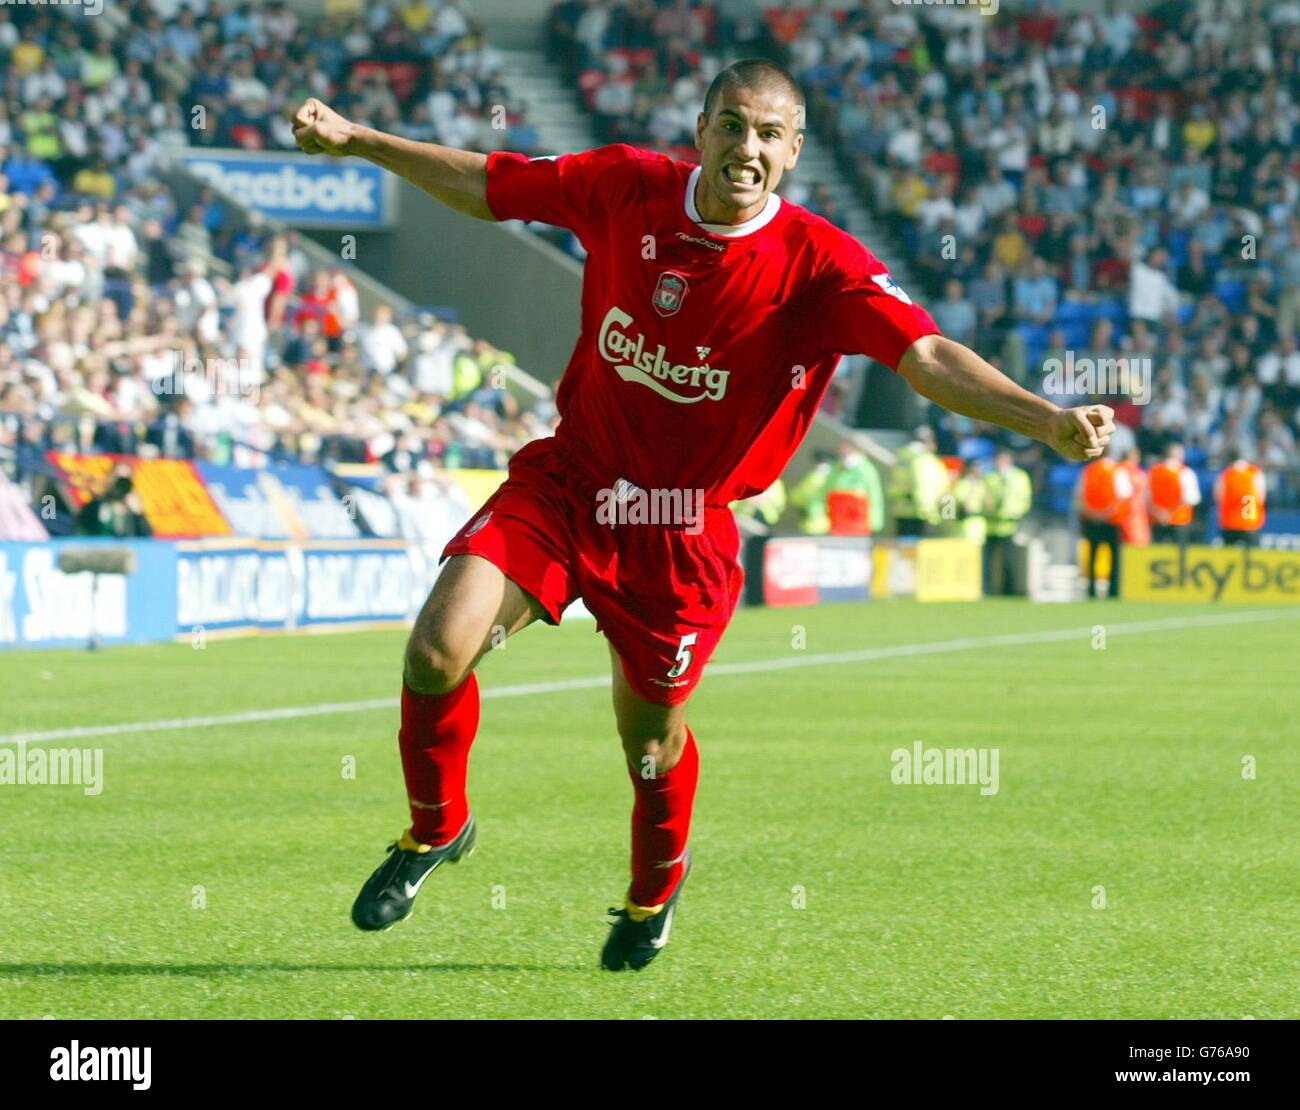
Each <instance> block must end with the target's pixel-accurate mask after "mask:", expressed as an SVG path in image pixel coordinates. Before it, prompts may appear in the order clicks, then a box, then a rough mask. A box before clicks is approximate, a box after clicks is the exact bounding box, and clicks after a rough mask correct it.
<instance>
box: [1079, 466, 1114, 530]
mask: <svg viewBox="0 0 1300 1110" xmlns="http://www.w3.org/2000/svg"><path fill="white" fill-rule="evenodd" d="M1119 468H1120V464H1119V463H1118V462H1116V461H1115V460H1114V459H1093V461H1092V462H1090V463H1089V464H1088V465H1087V466H1085V467H1084V468H1083V503H1084V505H1085V506H1087V508H1088V509H1089V510H1090V511H1091V512H1092V513H1094V514H1095V515H1097V516H1104V517H1105V518H1106V520H1108V521H1109V522H1110V523H1111V524H1118V523H1119V522H1120V518H1121V517H1122V515H1123V512H1124V504H1123V502H1121V501H1120V500H1119V494H1118V492H1117V490H1116V489H1115V475H1116V474H1117V473H1118V472H1119Z"/></svg>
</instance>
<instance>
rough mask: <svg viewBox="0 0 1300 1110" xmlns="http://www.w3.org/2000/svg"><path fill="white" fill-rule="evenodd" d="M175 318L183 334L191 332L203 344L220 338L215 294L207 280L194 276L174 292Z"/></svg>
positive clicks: (219, 317)
mask: <svg viewBox="0 0 1300 1110" xmlns="http://www.w3.org/2000/svg"><path fill="white" fill-rule="evenodd" d="M176 317H177V322H178V323H179V324H180V327H181V330H182V331H183V332H185V333H186V334H189V333H191V332H193V333H194V334H196V335H197V336H198V337H199V339H201V340H202V341H203V342H204V343H212V344H215V343H216V342H217V341H218V340H219V339H220V338H221V314H220V312H219V311H218V310H217V293H216V290H215V289H213V288H212V283H211V282H209V281H208V279H207V278H205V277H201V276H199V275H195V276H193V277H191V278H190V280H189V281H187V282H186V283H185V284H184V285H182V286H181V287H180V289H178V290H177V291H176Z"/></svg>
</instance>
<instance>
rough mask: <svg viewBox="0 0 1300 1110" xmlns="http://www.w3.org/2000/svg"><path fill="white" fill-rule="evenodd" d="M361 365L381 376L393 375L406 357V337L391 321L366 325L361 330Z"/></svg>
mask: <svg viewBox="0 0 1300 1110" xmlns="http://www.w3.org/2000/svg"><path fill="white" fill-rule="evenodd" d="M360 340H361V342H360V351H361V365H362V366H364V367H365V368H366V369H367V370H375V371H378V372H379V373H380V374H385V375H387V374H391V373H392V372H393V371H394V370H396V369H397V364H398V363H399V362H401V361H402V359H404V358H405V357H406V352H407V346H406V337H405V336H403V335H402V333H401V331H400V330H399V329H398V327H397V325H396V324H394V323H393V322H392V321H391V320H389V321H387V322H384V323H379V324H366V325H365V326H363V327H362V328H361V329H360Z"/></svg>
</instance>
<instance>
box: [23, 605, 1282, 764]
mask: <svg viewBox="0 0 1300 1110" xmlns="http://www.w3.org/2000/svg"><path fill="white" fill-rule="evenodd" d="M1102 615H1104V614H1102V613H1101V612H1100V611H1099V616H1102ZM1288 618H1290V619H1297V618H1300V608H1294V609H1262V610H1251V611H1248V612H1244V613H1216V614H1211V615H1208V616H1204V617H1171V618H1169V619H1167V620H1154V621H1131V622H1129V623H1128V624H1106V623H1104V622H1102V621H1099V622H1098V624H1100V625H1101V627H1103V628H1104V629H1105V630H1106V634H1107V635H1108V636H1109V635H1110V634H1111V633H1114V632H1135V633H1140V632H1164V631H1177V630H1180V629H1185V628H1206V627H1213V626H1215V625H1224V624H1229V625H1231V624H1252V623H1257V622H1260V621H1273V620H1285V619H1288ZM1095 627H1096V625H1090V626H1089V627H1087V628H1054V629H1045V630H1042V631H1038V632H1011V633H1007V634H1006V635H1002V636H968V637H964V638H961V639H956V640H933V641H930V642H928V643H920V644H891V645H889V646H887V647H878V648H861V649H859V650H857V651H837V652H822V653H819V654H811V655H804V654H800V655H792V656H789V657H787V658H783V659H757V660H754V661H752V662H748V663H710V664H709V665H708V672H707V673H708V674H709V675H729V674H753V673H755V672H762V671H784V670H790V669H792V668H795V667H829V666H836V665H840V664H844V663H868V662H871V661H872V660H877V659H904V658H908V657H909V656H914V655H942V654H946V653H949V652H957V651H969V650H972V649H975V648H991V647H1018V646H1021V645H1024V644H1048V643H1056V642H1059V641H1062V640H1074V639H1084V638H1091V636H1092V635H1093V628H1095ZM609 683H610V678H609V675H607V674H606V675H595V676H593V677H591V678H565V679H558V680H556V681H553V682H526V683H521V684H518V685H515V686H496V687H493V688H491V689H488V690H483V691H482V692H481V696H482V697H483V698H519V697H528V696H530V695H534V694H558V693H562V692H564V691H568V690H596V689H599V688H600V687H602V686H608V685H609ZM400 704H401V700H400V699H399V698H370V699H368V700H366V701H344V702H326V703H324V704H322V705H298V706H287V707H285V708H282V709H254V710H250V711H249V712H247V713H227V714H223V715H221V716H211V717H176V718H172V719H170V720H163V721H134V722H131V723H127V724H117V725H86V726H82V727H80V728H59V729H50V730H49V731H46V732H17V733H10V734H9V735H6V736H0V744H16V743H18V742H19V741H22V742H23V743H28V744H31V743H39V742H41V741H45V740H78V739H82V738H85V737H90V736H119V735H121V734H123V733H136V732H172V731H177V730H182V729H193V728H209V727H213V726H216V725H244V724H254V723H257V722H260V721H284V720H292V719H295V718H298V717H323V716H329V715H332V714H335V713H366V712H369V711H371V710H377V709H396V708H397V707H398V706H399V705H400Z"/></svg>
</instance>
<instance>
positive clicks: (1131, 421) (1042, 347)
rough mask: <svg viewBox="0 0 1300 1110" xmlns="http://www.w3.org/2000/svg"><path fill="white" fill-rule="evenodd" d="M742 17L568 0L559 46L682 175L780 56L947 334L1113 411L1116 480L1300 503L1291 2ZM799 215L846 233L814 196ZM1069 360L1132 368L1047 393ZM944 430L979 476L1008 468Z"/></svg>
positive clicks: (916, 8)
mask: <svg viewBox="0 0 1300 1110" xmlns="http://www.w3.org/2000/svg"><path fill="white" fill-rule="evenodd" d="M747 8H748V6H747V5H745V4H725V5H724V4H721V3H719V4H716V5H715V4H712V3H691V2H690V0H675V2H672V3H663V4H658V5H655V4H652V3H649V2H648V0H561V2H559V3H557V4H556V5H555V6H554V7H553V8H552V10H551V16H550V20H549V31H550V40H549V41H550V49H551V51H552V55H553V57H554V58H555V59H556V60H557V62H559V63H560V64H562V65H563V66H564V67H565V70H566V72H567V73H568V75H569V79H570V80H571V81H572V83H573V84H574V86H575V89H576V90H577V95H578V97H579V99H580V100H581V102H582V103H583V104H584V106H585V107H586V108H587V109H588V110H589V111H590V112H591V114H592V116H593V119H594V121H595V125H596V127H597V129H598V131H599V133H600V134H601V136H602V137H603V138H605V139H608V140H615V141H627V142H634V143H638V144H642V145H647V146H652V147H655V148H658V149H662V150H666V151H669V152H671V153H673V154H674V155H675V156H677V157H682V158H693V157H694V153H693V151H692V148H691V142H692V137H693V133H694V126H695V113H696V111H697V110H698V105H699V104H700V102H701V100H702V98H703V93H704V90H705V88H707V85H708V81H709V80H710V79H711V77H712V75H713V74H714V73H715V72H716V71H717V69H718V68H719V65H720V64H721V58H722V57H723V56H724V55H725V56H728V57H729V56H734V55H738V54H743V53H755V52H760V53H761V52H769V53H770V54H771V55H772V56H774V57H776V58H778V59H779V60H781V61H783V62H784V63H786V64H787V65H788V66H789V67H790V69H791V70H792V72H793V73H794V75H795V76H796V77H797V78H798V79H799V81H800V82H801V84H802V86H803V87H804V89H805V91H806V93H807V96H808V109H809V110H808V118H809V128H810V130H812V131H814V132H815V133H816V134H817V136H818V138H819V139H821V140H822V141H825V142H826V143H828V144H829V146H830V147H831V149H833V150H834V152H835V154H836V157H837V160H838V162H839V164H840V166H841V167H842V168H843V169H844V171H845V172H846V173H848V174H849V175H850V176H851V177H852V178H853V179H854V180H855V181H856V182H857V184H858V186H859V189H860V193H861V196H862V199H863V201H864V202H865V203H866V205H867V206H868V207H869V208H870V209H871V210H872V211H873V212H874V213H875V214H876V215H877V216H878V217H880V221H879V222H880V226H882V227H886V228H888V229H890V233H891V234H896V235H897V236H898V242H897V244H896V247H897V248H898V249H897V253H899V254H901V255H903V256H904V257H906V258H907V259H908V260H909V263H910V264H911V265H912V266H913V268H914V270H916V271H917V272H918V277H919V280H920V282H921V284H922V286H923V287H924V292H925V302H924V303H926V304H927V305H928V306H929V308H930V309H931V311H932V313H933V315H934V317H935V319H936V321H937V322H938V323H939V325H940V327H941V328H942V329H943V331H944V332H945V334H948V335H951V336H952V337H954V338H956V339H958V340H960V341H962V342H965V343H968V344H971V345H973V346H975V347H976V348H977V349H979V350H980V351H981V353H983V354H985V355H986V357H989V358H990V359H991V361H993V362H994V363H995V364H996V365H998V366H999V367H1000V368H1001V369H1003V370H1004V371H1005V372H1007V373H1008V374H1010V375H1011V376H1012V377H1014V378H1015V379H1016V380H1018V381H1020V382H1021V384H1023V385H1025V386H1027V387H1028V388H1031V389H1036V390H1037V391H1038V392H1041V393H1045V394H1047V395H1050V396H1051V397H1052V399H1053V400H1056V401H1057V402H1059V403H1082V402H1084V401H1086V400H1105V401H1107V402H1108V403H1110V404H1112V405H1114V407H1115V408H1116V410H1117V416H1118V419H1119V422H1120V428H1119V431H1118V435H1117V437H1116V438H1117V440H1118V443H1117V450H1118V451H1119V453H1120V455H1123V454H1124V453H1126V452H1127V451H1128V450H1129V449H1131V448H1137V449H1138V450H1139V451H1140V452H1141V454H1142V456H1143V458H1144V459H1145V460H1146V461H1147V462H1154V461H1155V460H1157V459H1158V458H1160V457H1161V456H1162V455H1163V454H1164V452H1165V449H1166V447H1167V446H1168V445H1169V444H1170V443H1174V442H1176V443H1180V444H1182V445H1183V446H1184V448H1185V450H1186V455H1187V459H1188V462H1189V463H1190V464H1191V465H1192V466H1193V467H1197V468H1203V469H1205V470H1207V471H1209V470H1214V469H1218V468H1221V467H1223V466H1225V465H1227V464H1229V463H1231V462H1232V461H1234V460H1235V459H1237V458H1244V459H1248V460H1251V461H1253V462H1256V463H1258V464H1259V466H1260V467H1261V468H1262V469H1263V470H1264V471H1265V473H1266V474H1267V475H1268V479H1269V483H1270V486H1271V488H1273V489H1274V490H1275V492H1276V494H1277V496H1278V497H1279V498H1280V499H1285V500H1289V501H1295V500H1296V499H1297V497H1298V496H1300V490H1298V489H1297V478H1298V476H1300V475H1298V474H1297V469H1296V464H1297V456H1296V451H1295V443H1296V436H1297V434H1300V350H1298V349H1297V326H1298V325H1300V217H1298V216H1297V212H1298V209H1297V204H1296V200H1297V196H1298V195H1300V173H1298V172H1297V169H1298V165H1297V161H1296V158H1295V156H1294V153H1293V150H1294V144H1293V139H1294V137H1295V133H1296V127H1297V123H1298V122H1300V105H1298V98H1300V87H1298V86H1300V3H1296V2H1295V0H1287V2H1284V3H1270V4H1264V3H1261V2H1259V0H1198V2H1197V3H1165V4H1159V5H1157V6H1156V7H1154V8H1152V9H1151V10H1150V11H1149V12H1148V13H1146V14H1145V15H1141V16H1135V15H1134V14H1132V13H1130V12H1128V11H1126V10H1123V9H1122V8H1120V7H1119V6H1118V5H1115V4H1109V3H1108V4H1106V5H1098V8H1097V10H1095V11H1085V12H1081V13H1077V14H1068V15H1067V14H1061V13H1057V12H1056V11H1054V10H1053V9H1052V8H1051V7H1049V6H1048V5H1046V4H1031V5H1026V6H1025V7H1024V8H1023V9H1022V10H1021V11H1019V12H1015V11H1011V10H1007V9H1005V8H1004V9H1003V10H1001V11H1000V13H999V14H998V15H997V17H996V18H988V17H986V16H984V15H982V14H981V12H980V10H979V9H978V8H977V7H975V6H961V5H933V6H930V5H925V6H922V5H899V4H891V3H875V2H872V0H862V2H861V3H859V5H858V6H857V7H849V8H847V9H840V10H836V9H832V8H831V7H830V6H829V5H827V4H826V3H825V2H824V0H812V2H811V3H795V2H792V0H785V2H784V3H782V4H780V5H773V6H769V7H765V8H764V9H763V17H762V20H761V22H756V21H755V20H753V19H752V18H746V17H745V14H744V13H745V11H746V10H747ZM782 192H783V193H784V195H786V196H787V198H788V199H791V200H793V201H795V202H796V203H801V204H804V205H805V206H807V207H809V208H811V209H812V210H813V211H815V212H818V213H819V214H820V215H823V216H824V217H826V218H827V219H828V220H830V221H831V222H833V223H837V224H842V222H843V221H842V218H841V214H840V213H839V212H837V211H836V209H835V205H834V202H833V201H832V200H831V199H830V198H829V196H828V195H827V194H826V193H825V191H824V190H820V189H817V188H816V187H815V186H812V185H809V184H808V183H806V182H801V181H799V180H798V174H797V172H796V174H795V175H794V177H793V180H791V181H790V187H789V188H784V187H783V189H782ZM1067 357H1068V358H1069V360H1070V361H1071V363H1075V364H1078V365H1080V366H1083V365H1087V363H1085V362H1084V361H1083V360H1090V361H1091V364H1092V365H1093V366H1094V367H1097V366H1102V367H1105V366H1109V367H1114V368H1115V369H1114V370H1113V371H1112V374H1111V378H1110V379H1109V380H1104V381H1103V380H1100V379H1097V378H1094V379H1093V380H1092V381H1089V380H1088V379H1087V378H1085V377H1079V378H1078V379H1076V381H1075V382H1074V383H1073V385H1074V387H1075V388H1074V389H1071V388H1070V385H1071V383H1070V382H1069V381H1068V380H1065V381H1064V382H1063V381H1062V379H1061V376H1060V375H1059V374H1058V375H1057V376H1056V377H1053V376H1052V375H1051V374H1050V373H1049V372H1048V368H1049V367H1052V366H1055V365H1057V364H1056V363H1054V362H1052V361H1051V360H1053V359H1058V360H1060V361H1061V362H1062V363H1064V362H1066V359H1067ZM1101 360H1129V361H1126V362H1123V363H1116V362H1113V361H1108V362H1102V361H1101ZM1132 360H1138V361H1136V362H1134V361H1132ZM1121 366H1122V367H1123V372H1124V373H1129V374H1131V375H1132V376H1130V377H1128V378H1126V379H1122V380H1121V379H1119V374H1120V373H1121V371H1120V369H1119V368H1120V367H1121ZM1117 384H1118V385H1119V386H1120V388H1115V386H1116V385H1117ZM932 423H933V424H934V425H935V430H936V432H937V434H938V439H939V442H940V446H941V448H942V449H944V450H946V451H949V452H952V453H954V454H961V455H963V456H964V457H969V456H978V457H981V458H983V459H985V460H988V459H990V458H991V457H992V454H993V452H994V451H995V450H996V447H997V446H998V444H999V443H1006V442H1012V443H1013V445H1016V444H1015V443H1014V441H1008V440H1007V439H1006V437H1005V436H1004V435H1001V434H998V433H997V432H996V430H995V429H988V428H979V427H977V426H974V425H973V424H972V423H971V422H970V421H968V420H965V419H963V418H959V417H953V416H950V415H949V414H942V415H941V414H939V413H938V412H937V411H936V412H935V413H932ZM1025 454H1027V455H1028V456H1029V457H1030V461H1031V462H1032V466H1031V469H1032V470H1033V471H1034V473H1035V476H1036V477H1037V478H1038V479H1039V481H1040V483H1041V482H1042V481H1043V480H1044V479H1045V478H1046V477H1047V475H1048V473H1049V471H1050V469H1051V468H1050V466H1049V465H1048V460H1045V459H1043V458H1042V456H1041V453H1035V452H1033V451H1030V452H1026V453H1025ZM1062 478H1063V480H1065V481H1066V482H1070V481H1072V480H1073V479H1072V477H1071V476H1070V475H1062Z"/></svg>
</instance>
